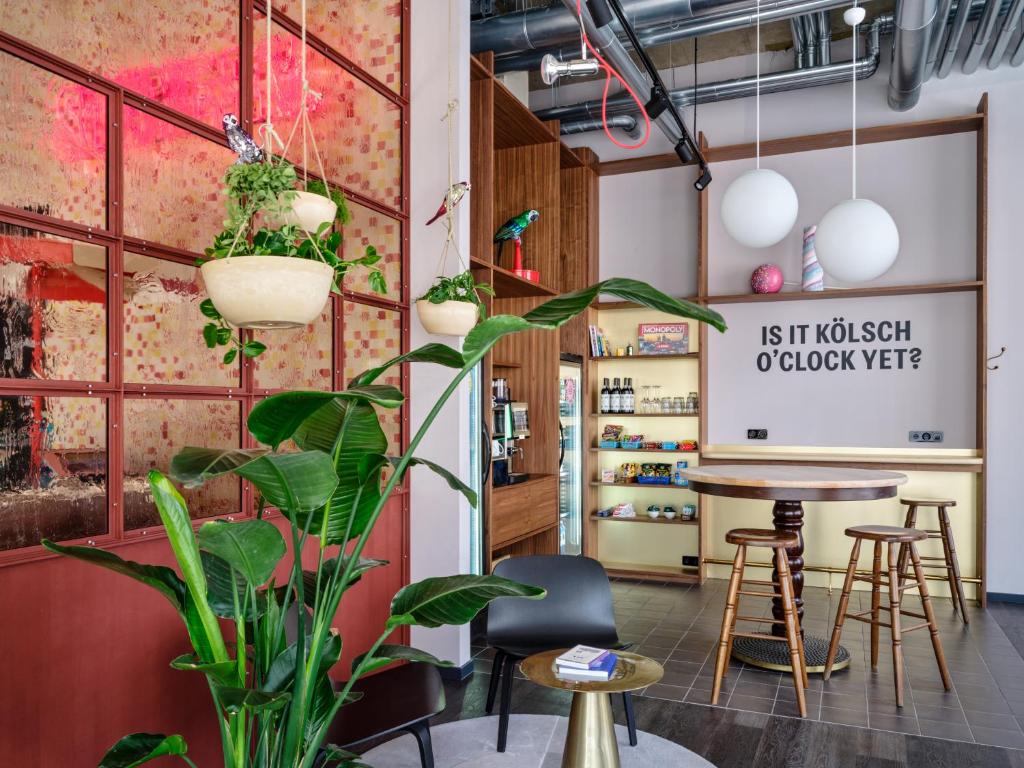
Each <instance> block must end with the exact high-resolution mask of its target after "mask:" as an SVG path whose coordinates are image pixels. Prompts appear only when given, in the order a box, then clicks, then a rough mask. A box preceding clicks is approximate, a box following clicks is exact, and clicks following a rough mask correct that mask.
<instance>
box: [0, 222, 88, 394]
mask: <svg viewBox="0 0 1024 768" xmlns="http://www.w3.org/2000/svg"><path fill="white" fill-rule="evenodd" d="M106 298H107V249H106V248H104V247H103V246H101V245H96V244H95V243H83V242H77V241H75V240H68V239H67V238H63V237H56V236H54V235H47V234H43V233H42V232H37V231H35V230H32V229H27V228H25V227H18V226H14V225H12V224H3V223H0V378H5V379H50V380H63V381H70V380H77V381H103V380H104V379H105V378H106V375H107V310H106Z"/></svg>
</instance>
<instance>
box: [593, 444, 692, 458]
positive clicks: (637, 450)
mask: <svg viewBox="0 0 1024 768" xmlns="http://www.w3.org/2000/svg"><path fill="white" fill-rule="evenodd" d="M590 450H591V451H593V452H594V453H692V454H693V455H695V456H696V455H697V454H699V453H700V451H692V450H690V451H688V450H684V449H682V448H676V449H675V450H672V449H669V448H596V447H593V446H591V448H590Z"/></svg>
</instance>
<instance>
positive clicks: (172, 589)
mask: <svg viewBox="0 0 1024 768" xmlns="http://www.w3.org/2000/svg"><path fill="white" fill-rule="evenodd" d="M43 546H44V547H45V548H46V549H48V550H50V551H51V552H56V553H57V554H58V555H64V556H65V557H73V558H75V559H76V560H81V561H82V562H85V563H92V564H93V565H98V566H100V567H101V568H106V569H107V570H109V571H113V572H114V573H120V574H122V575H124V576H128V577H129V578H132V579H135V580H136V581H139V582H142V583H143V584H146V585H147V586H150V587H152V588H153V589H155V590H156V591H157V592H159V593H160V594H161V595H163V596H164V597H166V598H167V600H168V601H170V603H171V605H173V606H174V608H175V610H177V611H178V613H182V614H184V612H185V591H186V590H185V582H183V581H182V580H181V578H180V577H179V576H178V574H176V573H175V572H174V571H173V570H172V569H171V568H167V567H166V566H163V565H143V564H141V563H136V562H133V561H131V560H122V559H121V558H120V557H118V556H117V555H115V554H114V553H113V552H107V551H105V550H102V549H96V547H77V546H70V547H66V546H63V545H61V544H56V543H54V542H52V541H50V540H49V539H43Z"/></svg>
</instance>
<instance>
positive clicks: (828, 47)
mask: <svg viewBox="0 0 1024 768" xmlns="http://www.w3.org/2000/svg"><path fill="white" fill-rule="evenodd" d="M814 18H815V19H816V20H817V22H818V63H820V64H831V63H832V16H831V14H830V13H829V12H828V11H818V12H817V13H816V14H815V15H814Z"/></svg>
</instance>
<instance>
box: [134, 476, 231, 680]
mask: <svg viewBox="0 0 1024 768" xmlns="http://www.w3.org/2000/svg"><path fill="white" fill-rule="evenodd" d="M149 488H150V491H151V492H152V494H153V501H154V502H155V503H156V508H157V511H158V512H159V513H160V519H161V520H162V521H163V524H164V528H165V529H166V530H167V539H168V541H169V542H170V544H171V549H172V550H173V551H174V557H175V559H176V560H177V561H178V567H179V568H181V574H182V576H183V577H184V581H185V586H186V587H187V588H188V598H189V599H188V600H186V606H185V607H186V622H187V623H188V625H189V633H190V635H191V636H192V644H193V647H194V648H195V649H196V651H197V652H199V653H200V656H201V657H202V659H203V661H227V660H228V651H227V648H226V647H225V645H224V637H223V635H221V632H220V625H219V624H218V623H217V617H216V616H215V615H214V613H213V611H212V610H211V609H210V605H209V603H208V602H207V600H206V588H207V587H206V575H205V574H204V573H203V565H202V560H201V558H200V556H199V546H198V545H197V544H196V539H195V535H194V534H193V533H192V520H191V518H189V514H188V507H187V506H186V505H185V500H184V499H183V498H182V497H181V494H180V493H178V489H177V488H175V487H174V486H173V485H172V484H171V481H170V480H168V479H167V478H166V477H164V476H163V475H162V474H161V473H160V472H157V471H156V470H155V469H154V470H150V472H149ZM190 603H191V604H190ZM190 619H191V620H190ZM192 620H194V621H192ZM204 649H208V651H209V654H210V656H209V657H208V656H207V655H206V654H205V653H203V651H204Z"/></svg>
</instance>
